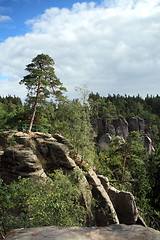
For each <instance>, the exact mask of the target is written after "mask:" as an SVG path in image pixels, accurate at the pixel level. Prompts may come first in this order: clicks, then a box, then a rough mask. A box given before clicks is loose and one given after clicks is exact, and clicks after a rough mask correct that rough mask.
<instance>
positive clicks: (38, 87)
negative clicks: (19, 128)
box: [20, 54, 66, 132]
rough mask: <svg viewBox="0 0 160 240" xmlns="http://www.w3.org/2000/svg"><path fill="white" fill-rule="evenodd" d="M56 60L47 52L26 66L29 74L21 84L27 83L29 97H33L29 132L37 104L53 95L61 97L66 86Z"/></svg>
mask: <svg viewBox="0 0 160 240" xmlns="http://www.w3.org/2000/svg"><path fill="white" fill-rule="evenodd" d="M54 64H55V63H54V60H53V59H52V58H51V57H50V56H48V55H45V54H39V55H37V56H36V57H35V58H33V60H32V62H31V63H30V64H28V65H27V66H26V69H25V70H27V71H28V72H29V74H28V75H26V76H24V78H23V79H22V80H21V81H20V84H25V85H26V88H27V89H28V97H29V98H30V99H33V103H34V104H33V113H32V117H31V120H30V126H29V130H28V131H29V132H30V131H31V130H32V126H33V122H34V119H35V114H36V110H37V106H38V104H39V103H41V102H42V101H43V100H45V99H46V98H49V97H50V96H51V95H54V96H55V97H60V96H61V95H62V92H63V91H66V88H64V87H63V86H62V83H61V82H60V80H59V78H57V76H56V74H55V70H54V67H53V66H54Z"/></svg>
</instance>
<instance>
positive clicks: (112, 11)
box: [0, 0, 160, 99]
mask: <svg viewBox="0 0 160 240" xmlns="http://www.w3.org/2000/svg"><path fill="white" fill-rule="evenodd" d="M159 42H160V0H152V1H151V0H101V1H98V0H94V1H89V0H88V1H85V0H84V1H82V0H80V1H76V0H74V1H71V0H70V1H64V0H34V1H33V0H0V56H1V58H0V86H1V87H0V95H1V96H5V95H8V94H11V95H13V94H15V95H16V96H20V97H21V98H23V99H24V98H25V96H26V89H25V87H24V86H23V85H19V81H20V80H21V79H22V78H23V76H24V75H26V74H27V73H26V72H25V70H24V69H25V67H26V65H27V64H29V63H30V62H31V60H32V59H33V58H34V57H35V56H36V55H38V54H40V53H44V54H48V55H50V56H51V57H52V58H53V59H54V61H55V63H56V64H55V71H56V74H57V76H58V77H59V78H60V80H61V81H62V82H63V84H64V86H65V87H66V88H67V89H68V96H69V98H74V97H77V96H76V93H75V87H79V86H82V85H87V86H88V89H89V90H90V91H93V92H99V94H101V95H102V96H107V95H108V94H122V95H124V94H127V95H137V94H140V95H141V96H142V97H145V96H146V95H147V94H149V95H156V94H160V84H159V82H160V44H159Z"/></svg>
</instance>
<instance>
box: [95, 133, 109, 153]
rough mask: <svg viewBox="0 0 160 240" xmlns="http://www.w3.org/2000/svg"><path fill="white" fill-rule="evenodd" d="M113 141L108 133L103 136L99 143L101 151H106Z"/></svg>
mask: <svg viewBox="0 0 160 240" xmlns="http://www.w3.org/2000/svg"><path fill="white" fill-rule="evenodd" d="M111 140H112V137H111V136H110V135H109V133H106V134H104V135H102V137H101V138H100V139H99V141H98V146H99V148H100V150H102V149H104V148H105V147H106V146H107V145H108V144H109V143H110V142H111Z"/></svg>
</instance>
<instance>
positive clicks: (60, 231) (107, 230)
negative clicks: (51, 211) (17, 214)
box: [6, 224, 160, 240]
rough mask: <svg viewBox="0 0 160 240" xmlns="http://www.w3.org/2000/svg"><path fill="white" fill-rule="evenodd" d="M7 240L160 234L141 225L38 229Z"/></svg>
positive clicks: (153, 237)
mask: <svg viewBox="0 0 160 240" xmlns="http://www.w3.org/2000/svg"><path fill="white" fill-rule="evenodd" d="M6 239H7V240H15V239H16V240H29V239H32V240H38V239H41V240H43V239H48V240H49V239H50V240H160V232H159V231H157V230H154V229H152V228H148V227H143V226H140V225H131V226H127V225H124V224H119V225H116V224H115V225H111V226H108V227H103V228H101V227H98V228H97V227H92V228H81V227H38V228H30V229H22V230H19V231H16V232H15V233H11V235H10V236H8V237H7V238H6Z"/></svg>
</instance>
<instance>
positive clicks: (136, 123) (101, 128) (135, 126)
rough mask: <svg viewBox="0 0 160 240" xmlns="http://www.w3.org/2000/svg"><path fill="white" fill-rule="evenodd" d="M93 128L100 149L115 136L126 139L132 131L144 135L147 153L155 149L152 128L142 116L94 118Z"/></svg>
mask: <svg viewBox="0 0 160 240" xmlns="http://www.w3.org/2000/svg"><path fill="white" fill-rule="evenodd" d="M91 123H92V126H93V129H94V131H95V133H96V135H97V144H98V146H99V148H100V150H102V149H104V148H105V147H106V146H107V145H108V144H109V142H110V141H111V140H112V138H113V137H120V138H121V139H122V140H123V141H125V140H126V139H127V137H128V135H129V133H130V132H131V131H139V132H141V133H142V135H143V139H144V141H143V142H144V146H145V148H146V150H147V154H148V155H150V154H151V153H152V152H153V151H154V148H153V144H152V140H151V138H152V134H151V130H150V129H149V128H148V127H147V126H146V124H145V121H144V120H143V119H140V118H135V117H130V118H127V119H126V120H125V119H124V118H119V119H113V120H107V119H105V118H97V119H92V121H91Z"/></svg>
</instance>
